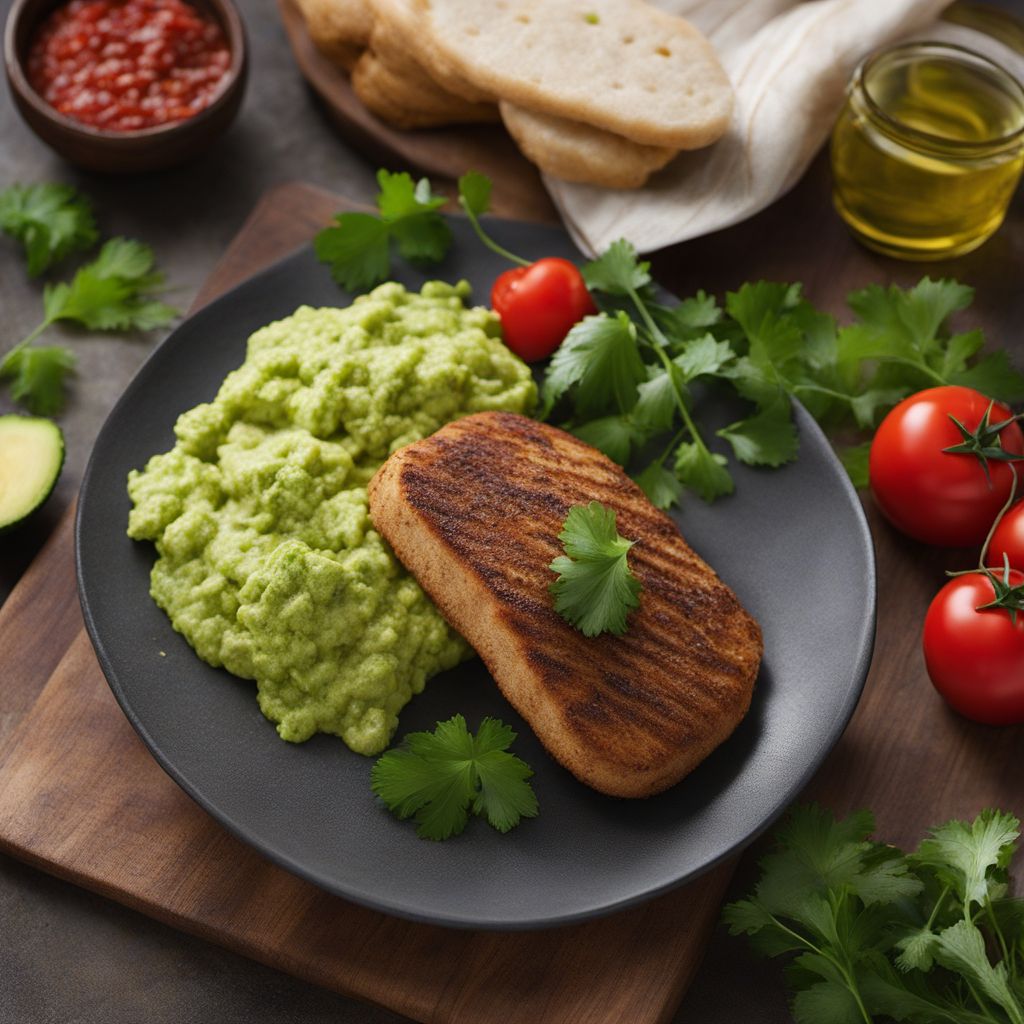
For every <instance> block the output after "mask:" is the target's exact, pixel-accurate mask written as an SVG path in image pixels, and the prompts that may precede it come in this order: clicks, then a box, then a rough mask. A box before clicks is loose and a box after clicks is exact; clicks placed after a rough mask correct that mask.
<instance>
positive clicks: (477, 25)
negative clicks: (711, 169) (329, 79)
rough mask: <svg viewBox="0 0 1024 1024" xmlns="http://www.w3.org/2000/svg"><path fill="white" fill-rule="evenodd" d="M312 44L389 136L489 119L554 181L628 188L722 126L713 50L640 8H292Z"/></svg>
mask: <svg viewBox="0 0 1024 1024" xmlns="http://www.w3.org/2000/svg"><path fill="white" fill-rule="evenodd" d="M297 2H298V4H299V6H300V8H301V10H302V13H303V16H304V17H305V19H306V24H307V27H308V30H309V33H310V37H311V38H312V39H313V41H314V42H315V43H316V44H317V46H318V47H319V48H320V49H321V50H322V51H323V52H324V53H325V54H327V55H328V56H329V57H330V58H331V59H332V60H334V61H335V62H336V63H338V64H339V65H341V66H343V67H345V68H347V69H349V70H350V71H351V74H352V85H353V88H354V89H355V91H356V93H357V95H358V96H359V98H360V99H361V100H362V102H363V103H365V104H366V106H367V107H368V108H369V109H370V110H371V111H372V112H373V113H374V114H376V115H377V116H378V117H380V118H381V119H382V120H384V121H387V122H388V123H389V124H392V125H394V126H396V127H399V128H426V127H431V126H436V125H442V124H457V123H473V122H487V121H497V120H499V119H500V120H501V121H502V122H504V124H505V127H506V128H507V129H508V131H509V134H510V135H511V136H512V138H513V139H515V141H516V143H517V144H518V145H519V148H520V149H521V150H522V151H523V153H524V154H525V155H526V156H527V157H528V158H529V159H530V160H532V161H533V162H534V163H535V164H537V166H538V167H540V169H541V170H542V171H544V172H545V173H546V174H548V175H551V176H552V177H555V178H559V179H562V180H563V181H575V182H584V183H587V184H592V185H601V186H604V187H606V188H639V187H640V186H641V185H643V184H644V182H645V181H646V180H647V178H648V176H649V175H651V174H652V173H653V172H655V171H657V170H660V169H661V168H662V167H664V166H665V165H666V164H667V163H668V162H669V161H670V160H671V159H672V158H673V157H674V156H675V155H676V154H677V153H678V152H679V151H680V150H689V149H699V148H701V147H703V146H707V145H710V144H711V143H712V142H714V141H715V140H716V139H718V138H719V137H720V136H721V135H723V134H724V133H725V131H726V129H727V128H728V126H729V120H730V115H731V113H732V104H733V94H732V87H731V85H730V83H729V78H728V76H727V75H726V73H725V71H724V70H723V69H722V65H721V64H720V63H719V60H718V57H717V55H716V54H715V51H714V49H713V48H712V46H711V44H710V43H709V42H708V41H707V39H705V37H704V36H703V35H702V34H701V33H700V32H699V31H698V30H697V29H695V28H694V27H693V26H692V25H691V24H690V23H689V22H687V21H685V20H683V19H682V18H679V17H675V16H673V15H671V14H666V13H665V12H664V11H661V10H658V9H657V8H655V7H652V6H650V5H649V4H647V3H645V2H643V0H586V2H585V3H583V2H581V0H297Z"/></svg>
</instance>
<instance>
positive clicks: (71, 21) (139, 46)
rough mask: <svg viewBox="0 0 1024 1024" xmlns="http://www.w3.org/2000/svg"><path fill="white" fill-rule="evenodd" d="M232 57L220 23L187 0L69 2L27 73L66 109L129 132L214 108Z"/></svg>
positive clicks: (45, 31) (44, 29)
mask: <svg viewBox="0 0 1024 1024" xmlns="http://www.w3.org/2000/svg"><path fill="white" fill-rule="evenodd" d="M230 63H231V54H230V51H229V49H228V44H227V40H226V39H225V37H224V32H223V30H222V29H221V27H220V25H218V24H217V23H216V22H215V21H214V20H213V19H212V18H210V17H208V16H207V15H206V14H204V13H201V12H200V11H198V10H197V9H196V8H195V7H193V6H192V5H191V4H188V3H184V2H183V0H71V2H70V3H68V4H65V5H64V6H63V7H58V8H57V10H55V11H54V12H53V13H52V14H51V15H50V16H49V17H48V18H47V19H46V20H45V21H44V22H43V23H42V26H41V27H40V29H39V31H38V33H37V34H36V37H35V39H34V40H33V41H32V46H31V49H30V51H29V58H28V77H29V81H30V82H31V84H32V88H33V89H35V90H36V92H38V93H39V95H40V96H42V97H43V99H45V100H46V102H47V103H49V104H50V105H51V106H53V107H54V108H56V109H57V110H59V111H60V112H61V113H62V114H65V115H67V116H68V117H72V118H74V119H75V120H76V121H81V122H82V123H83V124H87V125H91V126H93V127H94V128H102V129H105V130H109V131H119V132H131V131H138V130H139V129H141V128H153V127H155V126H157V125H162V124H169V123H171V122H173V121H182V120H184V119H185V118H188V117H191V116H192V115H193V114H197V113H198V112H199V111H200V110H202V109H203V108H204V107H207V106H209V104H210V103H211V102H212V101H213V100H214V99H215V98H216V96H217V95H218V93H219V91H220V87H221V84H222V80H223V78H224V76H225V73H226V72H227V69H228V66H229V64H230Z"/></svg>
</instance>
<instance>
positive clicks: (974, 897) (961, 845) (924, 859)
mask: <svg viewBox="0 0 1024 1024" xmlns="http://www.w3.org/2000/svg"><path fill="white" fill-rule="evenodd" d="M1019 836H1020V822H1019V821H1018V820H1017V819H1016V818H1015V817H1014V816H1013V815H1012V814H1006V813H1003V812H1000V811H994V810H987V811H982V813H981V814H980V815H979V816H978V817H977V818H976V819H975V820H974V821H973V822H972V823H971V824H969V825H968V824H967V823H966V822H962V821H950V822H948V823H947V824H945V825H943V826H942V827H941V828H937V829H935V830H934V831H933V832H932V834H931V836H930V838H928V839H926V840H924V842H922V843H921V845H920V846H919V847H918V849H917V852H916V853H914V854H913V859H914V860H915V861H916V862H917V863H918V864H927V865H929V866H930V867H933V868H935V869H936V871H937V872H938V874H939V877H940V878H941V879H942V881H943V882H947V883H949V884H951V885H953V886H954V887H955V888H956V891H957V893H958V895H959V897H960V899H961V900H962V901H963V903H964V905H965V906H970V905H971V904H972V903H984V902H985V900H986V899H987V898H988V895H989V882H988V874H989V870H990V869H991V868H995V867H999V868H1003V867H1005V866H1006V865H1007V864H1008V863H1009V860H1010V857H1012V856H1013V851H1014V849H1015V848H1016V842H1017V839H1018V837H1019Z"/></svg>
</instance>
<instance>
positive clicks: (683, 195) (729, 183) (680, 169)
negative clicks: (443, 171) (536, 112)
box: [546, 0, 991, 253]
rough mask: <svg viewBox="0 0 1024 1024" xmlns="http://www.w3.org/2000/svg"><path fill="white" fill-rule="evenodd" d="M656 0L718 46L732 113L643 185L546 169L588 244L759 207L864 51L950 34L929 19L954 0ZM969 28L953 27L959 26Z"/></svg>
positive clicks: (782, 185) (720, 221) (783, 184)
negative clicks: (591, 180)
mask: <svg viewBox="0 0 1024 1024" xmlns="http://www.w3.org/2000/svg"><path fill="white" fill-rule="evenodd" d="M653 2H654V3H655V5H656V6H658V7H661V8H663V9H665V10H667V11H670V12H671V13H673V14H679V15H682V16H683V17H684V18H686V19H687V20H688V21H690V22H691V23H692V24H694V25H696V26H697V27H698V28H699V29H700V30H701V31H702V32H704V34H705V35H707V36H708V38H709V39H710V40H711V42H712V43H713V44H714V46H715V48H716V49H717V50H718V53H719V55H720V57H721V59H722V62H723V64H724V65H725V68H726V70H727V71H728V72H729V76H730V78H731V79H732V83H733V88H734V89H735V91H736V105H735V109H734V113H733V118H732V123H731V125H730V127H729V131H728V133H727V134H726V135H725V136H724V137H723V138H722V139H720V140H719V141H718V142H716V143H715V144H714V145H713V146H710V147H709V148H707V149H704V150H698V151H695V152H691V153H682V154H680V156H678V157H677V158H676V159H675V160H674V161H673V162H672V163H671V164H670V165H669V166H668V167H667V168H666V169H665V170H664V171H662V172H661V173H660V174H657V175H655V176H654V178H653V179H652V180H651V182H650V183H649V184H648V185H647V186H645V187H644V188H643V189H639V190H633V191H616V190H613V189H604V188H597V187H595V186H592V185H574V184H570V183H567V182H562V181H557V180H555V179H553V178H548V179H547V180H546V184H547V187H548V190H549V192H550V193H551V196H552V198H553V199H554V201H555V204H556V205H557V206H558V208H559V210H560V212H561V214H562V217H563V219H564V220H565V222H566V225H567V226H568V228H569V230H570V232H571V233H572V234H573V236H574V237H575V239H576V241H577V243H578V244H579V245H580V247H581V248H582V249H583V250H584V251H586V252H589V253H595V252H598V251H600V250H602V249H604V248H605V247H606V246H607V245H608V244H609V243H610V242H613V241H614V240H615V239H616V238H620V237H625V238H628V239H629V240H630V241H631V242H633V244H634V245H636V247H637V248H638V249H640V250H641V251H643V252H650V251H652V250H654V249H660V248H662V247H664V246H666V245H671V244H673V243H675V242H681V241H684V240H685V239H688V238H696V237H697V236H699V235H704V234H707V233H708V232H710V231H716V230H718V229H719V228H724V227H728V226H729V225H730V224H735V223H737V222H738V221H741V220H744V219H746V218H747V217H750V216H751V215H752V214H754V213H757V211H758V210H761V209H763V208H764V207H765V206H767V205H768V204H769V203H771V202H772V201H773V200H775V199H776V198H778V196H780V195H781V194H782V193H783V192H785V191H786V190H787V189H789V188H791V187H792V186H793V185H794V184H796V182H797V181H798V180H799V178H800V176H801V175H802V174H803V172H804V170H805V169H806V168H807V165H808V164H809V163H810V161H811V159H812V158H813V157H814V154H815V153H816V152H817V151H818V148H819V147H820V146H821V144H822V143H823V142H824V141H825V139H826V138H827V137H828V134H829V132H830V131H831V128H832V125H833V123H834V121H835V118H836V116H837V114H838V113H839V110H840V108H841V106H842V104H843V99H844V93H845V88H846V84H847V82H848V81H849V78H850V75H851V74H852V72H853V70H854V68H855V67H856V66H857V63H858V62H859V61H860V60H861V59H862V58H863V57H864V56H865V55H867V54H868V53H870V52H871V51H872V50H875V49H877V48H879V47H882V46H886V45H889V44H890V43H894V42H896V41H898V40H901V39H905V38H908V37H910V36H912V35H917V36H922V37H928V38H936V37H940V36H941V37H942V38H946V39H949V37H950V32H951V31H954V30H953V27H952V26H947V25H943V26H942V28H943V30H944V31H942V32H936V31H935V30H934V28H933V23H934V22H935V19H936V18H937V17H938V15H939V14H940V13H941V11H942V9H943V8H944V7H945V6H946V5H947V3H948V2H949V0H809V2H804V3H795V2H793V0H653ZM926 27H928V28H929V29H930V31H925V32H922V31H921V30H922V29H925V28H926ZM964 31H968V30H960V29H957V30H955V32H959V33H961V38H962V33H963V32H964ZM971 34H972V35H974V36H979V37H980V38H981V39H982V40H985V39H987V37H984V36H980V33H971ZM989 42H991V40H989Z"/></svg>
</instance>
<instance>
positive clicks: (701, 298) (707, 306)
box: [669, 288, 722, 336]
mask: <svg viewBox="0 0 1024 1024" xmlns="http://www.w3.org/2000/svg"><path fill="white" fill-rule="evenodd" d="M669 318H670V323H671V325H672V327H673V328H674V331H673V333H677V334H681V335H684V336H689V335H690V333H691V332H696V331H703V330H707V328H709V327H714V326H715V325H716V324H718V323H721V320H722V310H721V308H720V307H719V305H718V302H717V301H716V300H715V297H714V296H713V295H708V293H707V292H705V291H704V289H703V288H701V289H700V290H699V291H698V292H697V294H696V295H692V296H690V297H689V298H686V299H683V301H682V302H680V303H679V305H678V306H676V307H675V308H674V309H672V310H670V311H669Z"/></svg>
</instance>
